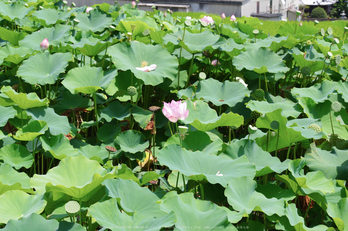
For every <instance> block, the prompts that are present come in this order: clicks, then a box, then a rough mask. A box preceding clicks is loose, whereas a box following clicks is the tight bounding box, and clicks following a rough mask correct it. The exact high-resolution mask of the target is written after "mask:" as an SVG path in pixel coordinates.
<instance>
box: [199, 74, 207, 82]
mask: <svg viewBox="0 0 348 231" xmlns="http://www.w3.org/2000/svg"><path fill="white" fill-rule="evenodd" d="M206 77H207V75H206V74H205V73H204V72H200V73H199V78H200V79H201V80H204V79H205V78H206Z"/></svg>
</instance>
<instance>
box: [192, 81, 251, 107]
mask: <svg viewBox="0 0 348 231" xmlns="http://www.w3.org/2000/svg"><path fill="white" fill-rule="evenodd" d="M231 93H233V94H231ZM196 95H197V98H203V99H204V100H205V101H208V102H209V101H210V102H212V103H213V104H214V105H216V106H221V105H224V104H227V105H228V106H230V107H234V106H235V105H236V104H237V103H239V102H242V101H243V99H244V98H245V97H247V96H249V90H248V88H247V87H245V86H244V85H243V84H242V83H239V82H230V81H225V82H223V83H221V82H219V81H218V80H215V79H212V78H210V79H207V80H203V81H200V82H199V84H198V86H197V91H196Z"/></svg>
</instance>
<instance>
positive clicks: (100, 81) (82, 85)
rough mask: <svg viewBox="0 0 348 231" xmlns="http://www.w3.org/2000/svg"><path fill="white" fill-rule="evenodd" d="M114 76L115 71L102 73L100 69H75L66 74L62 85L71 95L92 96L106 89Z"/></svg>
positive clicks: (87, 67) (85, 67) (84, 67)
mask: <svg viewBox="0 0 348 231" xmlns="http://www.w3.org/2000/svg"><path fill="white" fill-rule="evenodd" d="M116 75H117V70H116V69H114V70H110V71H107V72H105V73H104V71H103V69H102V68H100V67H90V66H83V67H76V68H74V69H71V70H70V71H69V72H68V74H67V75H66V77H65V79H64V80H63V81H62V84H63V85H64V87H65V88H66V89H68V90H69V91H70V92H71V93H72V94H76V93H78V92H81V93H83V94H93V93H95V92H97V91H98V90H99V89H105V88H107V87H108V86H109V84H110V83H111V80H112V79H113V78H115V76H116Z"/></svg>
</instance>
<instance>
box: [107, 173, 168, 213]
mask: <svg viewBox="0 0 348 231" xmlns="http://www.w3.org/2000/svg"><path fill="white" fill-rule="evenodd" d="M103 185H105V187H106V190H107V194H108V196H109V197H113V198H117V200H118V203H119V205H120V206H121V208H122V209H123V210H124V211H125V212H126V213H128V214H135V213H137V215H138V216H137V218H138V219H140V220H143V219H144V220H145V219H148V217H149V214H151V216H152V217H163V216H164V215H166V213H165V212H163V211H162V210H161V209H160V205H159V204H157V201H158V200H159V198H158V196H156V194H154V193H153V192H151V191H150V190H149V189H148V188H143V187H140V186H139V185H138V184H137V183H135V182H134V181H132V180H122V179H110V180H105V181H104V183H103ZM138 195H141V197H139V196H138Z"/></svg>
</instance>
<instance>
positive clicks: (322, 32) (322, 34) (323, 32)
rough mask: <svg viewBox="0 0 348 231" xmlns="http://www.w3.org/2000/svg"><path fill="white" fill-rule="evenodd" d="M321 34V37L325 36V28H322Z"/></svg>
mask: <svg viewBox="0 0 348 231" xmlns="http://www.w3.org/2000/svg"><path fill="white" fill-rule="evenodd" d="M320 34H321V36H325V30H324V28H321V29H320Z"/></svg>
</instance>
